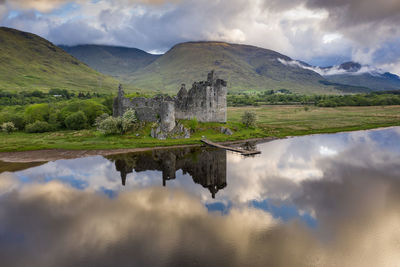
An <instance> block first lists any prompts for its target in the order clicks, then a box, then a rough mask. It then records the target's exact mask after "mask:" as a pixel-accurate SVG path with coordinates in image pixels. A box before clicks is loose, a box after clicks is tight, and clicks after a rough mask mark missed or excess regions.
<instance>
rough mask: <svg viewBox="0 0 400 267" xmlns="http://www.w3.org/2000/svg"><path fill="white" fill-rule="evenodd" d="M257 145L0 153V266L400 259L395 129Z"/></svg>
mask: <svg viewBox="0 0 400 267" xmlns="http://www.w3.org/2000/svg"><path fill="white" fill-rule="evenodd" d="M257 149H258V150H261V151H262V154H261V155H259V156H256V157H248V158H244V157H242V156H240V155H238V154H235V153H231V152H226V151H224V150H217V149H210V148H205V147H202V148H184V149H171V150H156V151H149V152H144V153H131V154H121V155H114V156H108V157H102V156H95V157H87V158H81V159H72V160H58V161H54V162H48V163H41V164H42V165H40V166H37V165H39V164H34V165H30V164H23V165H15V164H14V165H12V164H10V165H9V166H10V168H9V169H8V172H7V171H6V170H7V164H4V163H3V164H1V165H0V166H1V169H0V171H2V173H1V174H0V258H1V262H2V263H1V265H2V266H185V265H189V266H266V265H268V266H303V265H305V266H310V265H311V266H399V264H400V227H399V225H400V128H399V127H393V128H387V129H380V130H372V131H358V132H351V133H338V134H328V135H312V136H305V137H296V138H289V139H283V140H276V141H271V142H268V143H264V144H259V145H257ZM11 171H13V172H11Z"/></svg>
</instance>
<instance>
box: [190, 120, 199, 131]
mask: <svg viewBox="0 0 400 267" xmlns="http://www.w3.org/2000/svg"><path fill="white" fill-rule="evenodd" d="M198 126H199V122H198V121H197V118H196V117H194V118H193V119H191V120H190V121H189V128H190V130H192V131H193V132H194V131H196V129H197V127H198Z"/></svg>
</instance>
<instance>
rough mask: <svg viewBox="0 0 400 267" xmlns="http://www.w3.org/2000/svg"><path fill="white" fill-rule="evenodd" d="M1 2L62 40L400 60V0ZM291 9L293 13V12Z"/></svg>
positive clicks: (19, 22) (15, 17)
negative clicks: (219, 45)
mask: <svg viewBox="0 0 400 267" xmlns="http://www.w3.org/2000/svg"><path fill="white" fill-rule="evenodd" d="M0 3H2V4H3V5H1V6H0V24H1V25H4V26H10V27H15V28H17V29H21V30H25V31H30V32H34V33H37V34H40V35H42V36H43V37H45V38H48V39H50V41H52V42H55V43H56V44H68V45H75V44H83V43H95V44H112V45H123V46H129V47H137V48H141V49H144V50H147V51H166V50H168V49H169V48H170V47H171V46H173V45H174V44H176V43H179V42H183V41H193V40H221V41H228V42H234V43H246V44H252V45H257V46H261V47H265V48H270V49H273V50H277V51H278V52H281V53H283V54H287V55H289V56H291V57H293V58H296V59H300V60H304V61H308V62H312V63H313V62H315V63H318V64H323V65H329V64H338V63H341V62H338V61H340V60H342V59H350V58H352V59H354V60H359V61H362V63H368V64H374V63H376V62H378V61H376V59H375V56H374V55H375V54H376V55H378V54H379V55H381V54H385V51H387V52H388V53H387V55H389V54H390V62H391V63H393V64H398V62H399V60H400V52H397V49H394V50H393V49H392V48H393V47H394V46H393V45H391V44H393V43H396V42H397V41H396V40H397V38H398V37H399V36H400V30H399V29H398V27H397V25H399V23H400V1H397V0H382V1H373V0H350V1H345V0H332V1H326V0H325V1H324V0H280V1H279V0H264V1H256V0H250V1H245V0H219V1H206V0H198V1H195V0H121V1H116V0H102V1H98V2H96V3H94V2H93V1H89V0H76V1H68V0H55V1H50V0H36V1H34V0H15V1H7V0H0ZM71 3H75V5H74V9H73V10H72V9H71V10H72V11H71V10H69V11H68V10H67V8H66V6H68V5H66V4H71ZM10 10H17V11H18V12H17V13H18V14H15V13H13V14H12V16H7V14H9V13H8V12H7V11H10ZM34 10H37V11H39V12H41V14H40V15H37V14H36V13H34V14H36V15H35V16H33V17H31V18H30V19H28V18H27V17H26V16H24V13H27V12H31V13H33V12H34ZM291 11H295V12H293V13H294V15H293V14H290V12H291ZM306 11H307V12H308V13H307V12H306ZM60 12H61V13H60ZM68 12H69V13H68ZM60 14H61V15H60ZM1 17H3V19H2V20H1ZM332 33H335V34H337V35H339V36H340V37H339V38H338V39H336V40H334V41H333V42H325V41H324V40H323V38H324V36H325V35H326V34H332ZM389 49H392V51H389ZM384 58H388V57H387V56H386V57H384ZM379 59H380V61H379V64H386V63H388V62H386V61H385V62H383V61H384V60H383V59H382V57H380V58H379ZM399 64H400V63H399ZM398 72H400V70H399V71H398Z"/></svg>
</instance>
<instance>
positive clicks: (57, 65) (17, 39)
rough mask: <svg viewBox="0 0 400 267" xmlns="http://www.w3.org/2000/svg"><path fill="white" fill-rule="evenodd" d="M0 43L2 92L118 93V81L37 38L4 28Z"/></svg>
mask: <svg viewBox="0 0 400 267" xmlns="http://www.w3.org/2000/svg"><path fill="white" fill-rule="evenodd" d="M0 43H1V45H0V73H1V75H0V90H1V89H2V90H6V91H11V92H14V91H32V90H41V91H48V90H49V89H52V88H60V89H67V90H69V91H76V92H79V91H83V92H89V91H90V92H98V93H110V92H112V91H113V92H117V89H118V83H119V82H118V81H117V80H115V79H113V78H112V77H110V76H107V75H104V74H101V73H99V72H97V71H95V70H93V69H91V68H89V67H88V66H87V65H86V64H84V63H82V62H80V61H79V60H77V59H76V58H74V57H72V56H71V55H69V54H67V53H66V52H65V51H64V50H62V49H61V48H59V47H57V46H55V45H53V44H52V43H50V42H48V41H47V40H45V39H43V38H41V37H39V36H37V35H34V34H30V33H25V32H21V31H17V30H14V29H9V28H4V27H0Z"/></svg>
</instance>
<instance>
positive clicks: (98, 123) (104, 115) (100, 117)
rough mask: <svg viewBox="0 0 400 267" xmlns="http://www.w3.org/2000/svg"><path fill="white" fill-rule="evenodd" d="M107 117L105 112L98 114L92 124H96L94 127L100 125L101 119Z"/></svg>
mask: <svg viewBox="0 0 400 267" xmlns="http://www.w3.org/2000/svg"><path fill="white" fill-rule="evenodd" d="M108 117H110V116H109V115H108V114H107V113H103V114H101V115H100V116H98V117H97V118H96V120H95V121H94V125H95V126H96V127H98V126H99V125H100V123H101V122H102V121H104V120H105V119H107V118H108Z"/></svg>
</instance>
